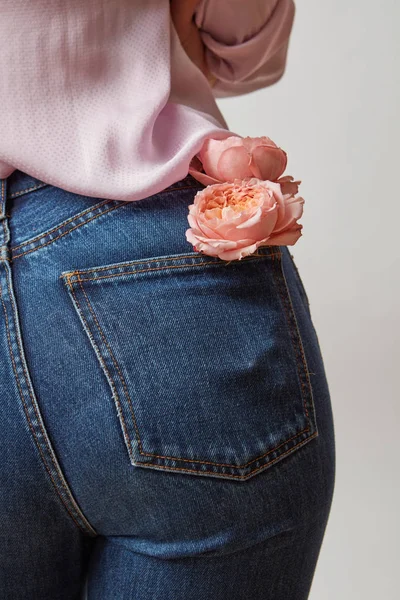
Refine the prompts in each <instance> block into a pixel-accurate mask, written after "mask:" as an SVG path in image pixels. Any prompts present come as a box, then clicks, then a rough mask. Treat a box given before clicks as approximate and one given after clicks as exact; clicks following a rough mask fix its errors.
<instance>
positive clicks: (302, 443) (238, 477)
mask: <svg viewBox="0 0 400 600" xmlns="http://www.w3.org/2000/svg"><path fill="white" fill-rule="evenodd" d="M315 437H317V432H315V433H313V434H312V435H310V436H308V438H306V439H305V440H302V441H300V442H299V443H298V444H296V445H295V446H292V447H291V448H289V450H286V452H283V453H282V454H280V455H279V456H277V457H276V458H274V460H271V461H270V462H267V463H264V464H263V465H261V466H260V467H258V468H257V469H255V470H254V471H251V475H250V474H249V475H232V474H230V473H229V474H226V473H221V474H220V475H219V476H220V477H225V478H229V479H232V478H233V477H234V478H235V479H250V477H252V476H253V475H255V474H256V473H258V472H259V471H261V470H263V469H265V468H267V467H270V466H271V465H273V464H274V463H276V462H277V461H278V460H280V459H281V458H283V457H284V456H286V455H287V454H290V453H291V452H293V450H295V448H297V447H298V446H300V445H303V446H304V445H305V444H306V443H307V442H309V441H310V440H312V439H313V438H315ZM137 465H138V466H141V465H152V466H154V463H151V462H147V463H145V462H140V463H137ZM228 466H231V465H228ZM157 468H160V469H166V470H168V471H171V470H172V471H182V472H183V473H193V472H195V473H204V474H205V475H215V471H196V470H195V469H182V468H181V467H166V466H163V465H157Z"/></svg>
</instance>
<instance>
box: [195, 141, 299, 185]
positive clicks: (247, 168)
mask: <svg viewBox="0 0 400 600" xmlns="http://www.w3.org/2000/svg"><path fill="white" fill-rule="evenodd" d="M286 164H287V156H286V152H284V151H283V150H282V149H281V148H278V146H277V145H276V144H275V143H274V142H273V141H272V140H271V139H270V138H268V137H266V136H263V137H255V138H252V137H245V138H241V137H239V136H236V135H232V136H230V137H228V138H225V139H224V140H214V139H212V138H209V139H206V140H205V142H204V144H203V147H202V149H201V150H200V152H199V153H198V154H197V156H196V157H194V159H193V160H192V162H191V164H190V167H189V173H190V174H191V175H192V176H193V177H194V178H195V179H197V180H198V181H200V182H201V183H203V184H204V185H210V184H213V183H224V182H228V181H229V182H232V181H234V180H235V179H245V178H246V177H256V178H257V179H264V180H266V179H268V180H269V181H276V180H277V179H278V178H279V177H280V176H281V175H282V173H283V172H284V170H285V169H286ZM203 171H204V172H203Z"/></svg>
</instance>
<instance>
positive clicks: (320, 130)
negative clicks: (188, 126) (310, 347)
mask: <svg viewBox="0 0 400 600" xmlns="http://www.w3.org/2000/svg"><path fill="white" fill-rule="evenodd" d="M399 39H400V3H399V2H398V1H396V0H381V2H376V1H375V2H372V1H371V0H347V1H346V0H324V2H321V0H305V1H304V2H300V1H298V2H297V5H296V16H295V22H294V27H293V31H292V36H291V41H290V46H289V52H288V59H287V66H286V72H285V74H284V75H283V77H282V79H281V80H280V81H279V82H278V83H276V84H275V85H273V86H270V87H269V88H265V89H263V90H260V91H257V92H253V93H251V94H247V95H245V96H240V97H236V98H229V99H223V100H218V104H219V106H220V109H221V110H222V112H223V114H224V116H225V118H226V120H227V122H228V125H229V127H230V129H231V130H232V131H234V132H235V133H238V134H240V135H243V136H246V135H250V136H259V135H268V136H269V137H271V138H272V139H273V140H274V141H275V142H276V143H277V144H278V145H279V146H281V147H282V148H283V149H284V150H286V152H287V153H288V157H289V163H288V169H287V171H286V173H287V174H290V175H293V176H294V177H295V178H296V179H301V180H302V182H303V183H302V185H301V186H300V191H301V195H302V196H303V197H304V199H305V204H304V213H303V217H302V219H301V221H300V222H301V223H302V224H303V236H302V237H301V238H300V240H299V241H298V242H297V244H295V245H294V246H291V247H290V250H291V253H292V254H293V256H294V259H295V262H296V264H297V266H298V268H299V271H300V274H301V278H302V280H303V283H304V285H305V288H306V291H307V294H308V297H309V300H310V305H311V312H312V315H313V321H314V325H315V327H316V329H317V332H318V337H319V340H320V345H321V348H322V353H323V357H324V363H325V369H326V372H327V377H328V382H329V388H330V391H331V397H332V406H333V412H334V424H335V433H336V452H337V466H336V484H335V495H334V500H333V504H332V508H331V514H330V518H329V522H328V526H327V530H326V534H325V538H324V542H323V546H322V548H321V553H320V557H319V561H318V565H317V568H316V572H315V576H314V581H313V587H312V591H311V595H310V600H338V599H340V600H376V598H379V600H381V599H382V600H398V598H400V591H399V589H400V582H399V571H400V527H399V514H398V513H399V509H400V485H399V474H400V458H399V450H398V446H399V438H400V433H399V429H400V419H399V413H400V410H399V404H400V393H399V384H400V360H399V359H400V354H399V345H400V340H399V337H400V336H399V333H400V327H399V324H400V323H399V310H400V300H399V290H400V280H399V267H400V264H399V263H400V260H399V254H400V252H399V236H400V229H399V223H400V208H399V207H400V190H399V187H400V176H399V171H400V126H399V125H400V117H399V110H400V44H399Z"/></svg>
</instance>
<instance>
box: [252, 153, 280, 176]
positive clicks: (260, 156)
mask: <svg viewBox="0 0 400 600" xmlns="http://www.w3.org/2000/svg"><path fill="white" fill-rule="evenodd" d="M286 164H287V156H286V152H284V151H283V150H281V149H280V148H271V147H270V146H257V147H256V148H254V149H253V151H252V169H255V170H254V171H253V173H254V175H255V176H256V177H258V178H259V179H269V180H270V181H275V179H278V177H279V176H280V175H282V173H283V172H284V170H285V169H286Z"/></svg>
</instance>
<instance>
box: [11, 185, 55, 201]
mask: <svg viewBox="0 0 400 600" xmlns="http://www.w3.org/2000/svg"><path fill="white" fill-rule="evenodd" d="M46 185H49V184H48V183H41V184H40V185H37V186H35V187H31V188H27V189H26V190H21V191H19V192H14V193H13V194H10V196H9V197H10V198H16V197H17V196H22V194H26V193H27V192H33V190H39V189H40V188H42V187H45V186H46Z"/></svg>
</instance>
